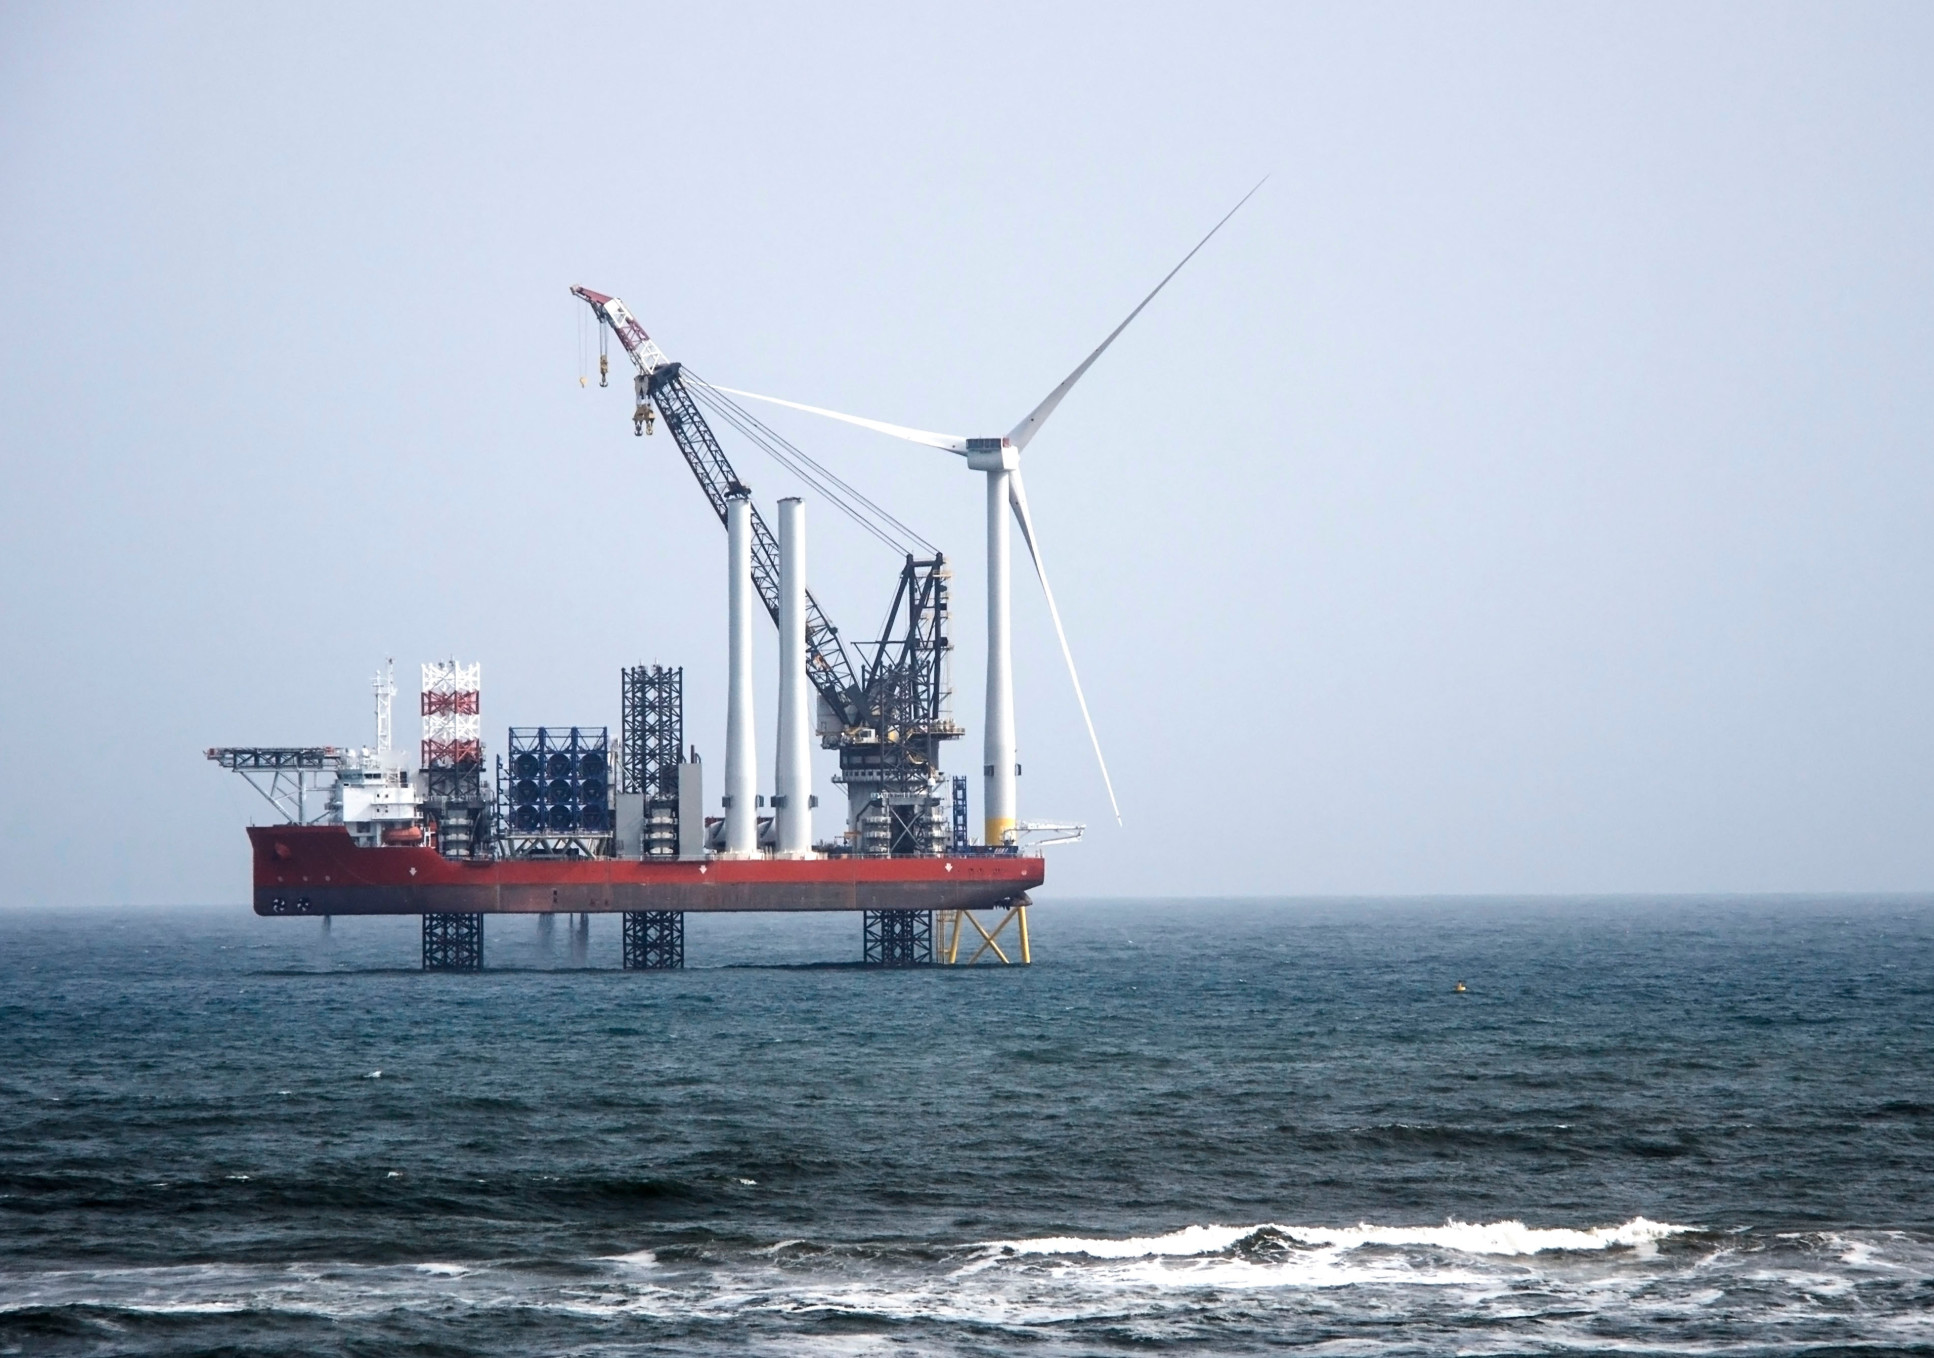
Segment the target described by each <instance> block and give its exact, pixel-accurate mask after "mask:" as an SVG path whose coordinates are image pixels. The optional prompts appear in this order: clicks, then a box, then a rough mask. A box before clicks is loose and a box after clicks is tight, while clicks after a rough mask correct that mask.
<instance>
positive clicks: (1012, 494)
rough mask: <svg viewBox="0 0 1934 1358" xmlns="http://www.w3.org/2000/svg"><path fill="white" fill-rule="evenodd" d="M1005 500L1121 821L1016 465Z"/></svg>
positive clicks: (1103, 780) (1110, 799)
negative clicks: (1044, 600) (1030, 562)
mask: <svg viewBox="0 0 1934 1358" xmlns="http://www.w3.org/2000/svg"><path fill="white" fill-rule="evenodd" d="M1007 502H1008V504H1010V505H1012V506H1013V507H1014V521H1015V522H1016V523H1018V524H1020V526H1021V537H1022V539H1023V540H1025V541H1026V543H1027V554H1028V555H1029V556H1031V557H1033V558H1034V574H1035V575H1036V576H1038V577H1039V578H1040V581H1041V593H1042V594H1044V595H1046V596H1047V601H1048V616H1049V617H1050V618H1053V619H1054V635H1055V637H1056V638H1057V639H1059V641H1060V642H1061V658H1062V659H1063V660H1065V661H1067V662H1068V678H1070V679H1072V680H1073V681H1074V700H1075V701H1076V702H1077V703H1080V704H1081V720H1082V721H1084V722H1086V723H1087V726H1088V742H1089V744H1091V745H1093V746H1094V747H1095V763H1097V764H1099V765H1100V766H1101V783H1102V786H1103V787H1105V788H1107V789H1108V805H1109V808H1110V809H1111V810H1113V811H1114V813H1115V824H1117V825H1120V824H1121V803H1119V802H1117V801H1116V800H1115V780H1114V779H1112V778H1110V777H1109V776H1108V761H1107V760H1106V759H1104V758H1102V754H1101V737H1100V736H1098V735H1096V734H1095V719H1094V718H1093V717H1091V716H1089V715H1088V695H1087V694H1085V693H1083V692H1082V691H1081V676H1080V675H1079V674H1077V673H1075V668H1074V652H1073V651H1071V650H1069V649H1068V634H1067V632H1066V630H1064V629H1063V628H1062V626H1061V610H1060V609H1059V608H1056V607H1055V604H1054V590H1053V589H1052V588H1051V587H1050V586H1049V585H1048V572H1047V567H1045V566H1043V565H1042V564H1041V549H1040V547H1039V546H1038V545H1037V544H1036V543H1035V541H1034V518H1033V516H1032V515H1030V514H1029V513H1028V512H1027V491H1026V490H1024V489H1022V487H1021V473H1020V471H1019V470H1018V469H1016V470H1015V471H1013V472H1010V473H1009V474H1008V481H1007Z"/></svg>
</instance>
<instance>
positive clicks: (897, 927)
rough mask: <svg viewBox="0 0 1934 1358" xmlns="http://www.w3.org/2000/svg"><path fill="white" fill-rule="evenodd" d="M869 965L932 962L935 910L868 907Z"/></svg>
mask: <svg viewBox="0 0 1934 1358" xmlns="http://www.w3.org/2000/svg"><path fill="white" fill-rule="evenodd" d="M863 928H864V930H865V951H864V952H863V954H862V956H863V958H864V960H865V962H866V965H868V966H870V967H925V966H931V965H932V964H933V911H931V910H868V911H866V912H865V918H864V920H863Z"/></svg>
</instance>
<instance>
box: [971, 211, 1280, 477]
mask: <svg viewBox="0 0 1934 1358" xmlns="http://www.w3.org/2000/svg"><path fill="white" fill-rule="evenodd" d="M1268 182H1269V176H1268V175H1264V176H1263V177H1262V178H1261V179H1258V180H1257V181H1256V189H1259V188H1261V187H1262V186H1263V185H1264V184H1266V183H1268ZM1256 189H1251V190H1249V192H1247V193H1245V194H1243V195H1242V202H1239V203H1237V204H1236V205H1235V206H1234V207H1232V208H1230V209H1229V210H1228V211H1227V212H1226V213H1224V214H1223V217H1222V221H1220V222H1217V223H1216V224H1215V225H1214V226H1212V227H1210V228H1209V235H1207V236H1204V237H1203V238H1202V239H1201V240H1199V241H1197V242H1196V243H1195V250H1191V251H1189V252H1188V253H1187V254H1186V255H1183V256H1182V264H1187V263H1188V262H1189V261H1190V260H1192V259H1194V258H1195V254H1196V250H1200V249H1201V248H1202V247H1203V246H1205V245H1207V244H1208V243H1209V238H1210V237H1211V236H1214V235H1215V233H1216V232H1218V231H1220V230H1221V229H1222V227H1223V224H1224V223H1226V222H1227V221H1228V220H1229V218H1231V217H1233V216H1235V215H1236V214H1237V213H1238V212H1240V211H1242V204H1243V203H1246V202H1248V201H1249V200H1250V199H1251V198H1254V197H1255V196H1256ZM1182 264H1177V265H1176V266H1175V267H1174V268H1173V269H1170V270H1169V271H1168V273H1167V274H1166V275H1165V276H1164V277H1163V279H1162V281H1161V282H1159V283H1157V284H1156V285H1155V292H1151V293H1149V294H1148V296H1146V297H1144V298H1142V301H1141V306H1138V307H1136V308H1135V309H1134V310H1133V311H1131V312H1129V313H1128V320H1126V321H1123V322H1122V323H1121V324H1120V325H1118V326H1116V327H1115V328H1114V329H1113V330H1111V331H1109V332H1108V338H1107V339H1105V340H1103V341H1102V342H1101V343H1100V344H1099V345H1097V346H1096V348H1095V351H1094V352H1093V353H1092V354H1089V355H1088V356H1087V357H1086V358H1084V359H1083V360H1081V366H1080V367H1079V368H1076V369H1075V370H1074V371H1073V372H1071V373H1069V374H1068V375H1067V377H1066V378H1065V379H1063V381H1062V383H1061V385H1060V386H1058V387H1056V388H1055V389H1054V390H1053V391H1051V392H1049V393H1048V395H1047V399H1046V400H1044V401H1042V402H1041V404H1040V405H1038V406H1036V407H1034V409H1033V410H1032V411H1031V412H1029V414H1028V417H1027V418H1026V419H1024V420H1022V421H1021V422H1020V423H1019V424H1017V425H1015V426H1014V428H1013V430H1012V431H1011V432H1010V433H1009V434H1008V436H1007V437H1008V441H1009V442H1011V443H1012V444H1013V445H1014V446H1015V447H1016V448H1025V447H1027V445H1028V444H1029V443H1030V442H1032V441H1033V439H1034V436H1035V435H1036V434H1038V433H1040V432H1041V426H1042V425H1044V424H1046V423H1047V419H1048V416H1050V415H1052V414H1053V413H1054V408H1055V407H1056V406H1058V405H1060V404H1061V398H1062V397H1064V396H1066V395H1067V394H1068V392H1069V391H1071V390H1073V388H1074V384H1075V383H1077V382H1079V381H1080V380H1081V378H1082V375H1083V374H1084V373H1086V372H1087V371H1088V369H1090V368H1092V367H1094V365H1095V360H1096V359H1098V358H1100V357H1101V355H1102V353H1103V352H1104V351H1105V350H1106V349H1107V348H1108V346H1109V345H1111V344H1113V343H1114V342H1115V336H1117V335H1119V334H1121V332H1122V331H1124V330H1126V329H1127V328H1128V324H1129V321H1132V320H1134V319H1135V318H1136V317H1137V316H1139V315H1141V314H1142V307H1145V306H1147V305H1148V304H1149V303H1150V302H1152V301H1154V300H1155V293H1156V292H1160V291H1161V290H1162V289H1163V288H1165V287H1167V286H1168V280H1169V279H1171V278H1173V277H1175V275H1177V274H1178V273H1181V272H1182Z"/></svg>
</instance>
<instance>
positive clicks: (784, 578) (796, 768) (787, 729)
mask: <svg viewBox="0 0 1934 1358" xmlns="http://www.w3.org/2000/svg"><path fill="white" fill-rule="evenodd" d="M812 691H813V690H812V685H811V684H809V683H808V682H807V681H806V505H805V502H804V501H801V500H796V499H788V500H781V501H780V502H779V758H778V760H777V761H776V767H775V769H774V778H773V788H774V792H773V799H772V805H773V807H774V810H773V824H772V829H773V848H774V851H775V852H776V853H777V854H778V856H779V857H781V858H806V857H810V856H811V854H812V848H813V811H812V791H813V765H812V732H813V727H812V713H811V710H810V707H809V704H810V702H811V698H812Z"/></svg>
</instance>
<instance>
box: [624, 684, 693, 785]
mask: <svg viewBox="0 0 1934 1358" xmlns="http://www.w3.org/2000/svg"><path fill="white" fill-rule="evenodd" d="M621 730H622V732H623V735H624V766H623V768H622V769H620V770H619V784H618V790H619V791H620V792H642V793H644V794H645V796H647V797H670V798H673V799H674V800H675V799H676V798H677V796H678V765H679V761H680V760H681V759H683V757H684V752H685V671H684V670H683V669H682V668H673V667H670V666H666V665H633V666H631V667H629V668H628V669H626V670H625V671H624V702H623V725H622V727H621Z"/></svg>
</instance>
